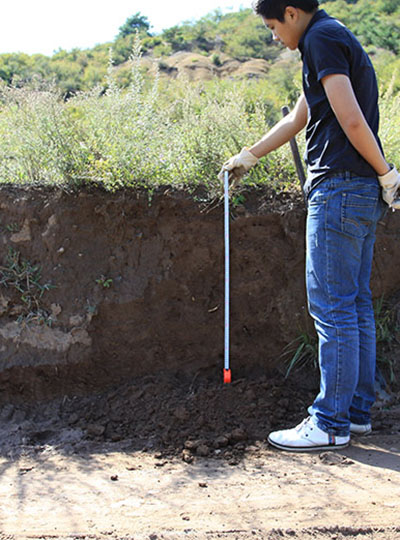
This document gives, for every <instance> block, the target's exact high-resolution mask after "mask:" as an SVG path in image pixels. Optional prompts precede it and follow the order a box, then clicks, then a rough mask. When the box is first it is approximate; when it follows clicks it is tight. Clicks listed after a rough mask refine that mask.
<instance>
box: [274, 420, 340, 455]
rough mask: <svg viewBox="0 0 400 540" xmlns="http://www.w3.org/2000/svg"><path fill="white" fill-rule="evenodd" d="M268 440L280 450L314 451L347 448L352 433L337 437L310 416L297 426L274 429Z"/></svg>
mask: <svg viewBox="0 0 400 540" xmlns="http://www.w3.org/2000/svg"><path fill="white" fill-rule="evenodd" d="M268 442H269V443H270V444H272V446H275V447H276V448H279V449H280V450H288V451H290V452H312V451H313V450H335V449H337V448H345V447H346V446H347V445H348V444H349V442H350V435H347V436H346V437H337V436H336V435H331V434H330V433H326V432H325V431H322V429H320V428H319V427H318V426H317V425H316V424H314V422H313V419H312V417H308V418H306V419H305V420H303V421H302V422H301V424H299V425H298V426H296V427H295V428H292V429H284V430H282V431H273V432H272V433H270V434H269V436H268Z"/></svg>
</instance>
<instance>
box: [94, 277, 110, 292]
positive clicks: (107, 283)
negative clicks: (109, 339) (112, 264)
mask: <svg viewBox="0 0 400 540" xmlns="http://www.w3.org/2000/svg"><path fill="white" fill-rule="evenodd" d="M96 283H97V284H98V285H101V286H102V287H104V288H106V289H109V288H110V287H111V285H112V284H113V280H112V278H105V277H104V276H103V275H101V276H100V277H99V278H98V279H96Z"/></svg>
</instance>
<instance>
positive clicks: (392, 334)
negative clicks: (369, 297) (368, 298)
mask: <svg viewBox="0 0 400 540" xmlns="http://www.w3.org/2000/svg"><path fill="white" fill-rule="evenodd" d="M374 313H375V326H376V345H377V363H378V364H379V365H380V366H381V367H382V368H383V369H384V370H385V372H386V373H388V375H389V381H390V382H391V383H393V382H395V380H396V375H395V359H394V356H393V355H388V353H389V352H390V351H391V349H392V347H393V345H394V343H395V342H397V339H396V333H397V332H398V330H399V328H398V326H397V322H396V313H395V309H393V307H392V306H391V305H390V303H389V302H388V301H386V300H385V299H384V297H383V296H381V297H380V298H378V299H377V300H376V301H375V302H374Z"/></svg>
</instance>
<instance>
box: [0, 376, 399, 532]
mask: <svg viewBox="0 0 400 540" xmlns="http://www.w3.org/2000/svg"><path fill="white" fill-rule="evenodd" d="M310 375H311V376H310ZM215 379H216V374H209V375H208V376H207V377H206V376H203V375H201V376H200V375H199V376H197V377H195V378H194V379H192V380H190V379H186V378H182V377H179V376H170V377H168V378H165V380H162V379H158V380H155V379H154V378H152V377H145V378H141V379H135V380H132V381H130V382H129V383H125V384H124V385H120V386H118V387H115V388H113V389H110V390H107V391H105V392H102V393H99V394H96V395H91V396H85V397H75V398H64V399H56V400H52V401H50V402H45V403H37V404H31V405H30V406H29V407H28V406H27V405H23V404H17V405H12V404H8V405H4V406H3V407H2V409H1V410H0V418H1V426H2V427H1V431H0V438H1V445H0V447H1V457H0V470H1V481H0V531H1V532H2V535H3V536H1V535H0V538H2V539H3V538H8V539H12V538H16V539H22V538H126V539H128V538H129V539H130V538H132V539H152V540H155V539H165V540H173V539H180V538H185V539H188V540H192V539H217V538H226V539H229V540H233V539H238V540H242V539H250V538H255V539H271V540H277V539H281V538H283V539H286V538H297V539H304V540H307V539H324V540H325V539H328V538H330V539H337V540H338V539H344V538H360V539H361V538H362V539H363V540H366V539H376V540H378V539H379V540H391V539H397V538H400V405H399V400H398V394H397V393H393V394H392V396H391V400H390V401H389V402H387V403H386V405H385V406H382V403H381V404H379V403H378V405H377V407H375V409H374V432H373V433H372V434H371V435H367V436H363V437H354V438H353V440H352V443H351V446H350V447H349V448H347V449H345V450H342V451H340V452H322V453H321V452H319V453H312V454H289V453H282V452H279V451H277V450H274V449H272V448H270V447H269V446H268V444H267V442H266V440H265V437H266V435H267V434H268V431H269V430H270V429H273V428H275V427H277V426H278V425H279V426H286V425H292V424H293V423H294V422H297V421H298V420H301V419H302V417H303V416H304V415H305V410H306V406H307V404H308V403H309V402H310V400H311V399H312V395H313V394H314V391H315V382H316V378H315V376H314V375H313V374H309V375H307V376H306V377H304V376H302V377H301V378H300V379H299V378H298V376H296V377H294V378H293V380H290V379H289V380H288V381H286V383H285V382H284V381H283V377H282V376H280V375H279V374H276V375H275V376H274V377H266V376H262V375H260V374H257V373H252V374H249V375H248V376H246V377H242V378H239V379H236V380H234V382H233V384H231V385H225V386H223V385H222V384H217V383H216V382H215ZM302 379H303V380H302ZM304 379H308V382H307V381H306V380H304ZM299 381H301V382H300V383H299ZM157 396H158V398H157V399H156V397H157Z"/></svg>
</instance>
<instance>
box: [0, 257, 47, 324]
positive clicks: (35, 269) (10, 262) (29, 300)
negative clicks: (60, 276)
mask: <svg viewBox="0 0 400 540" xmlns="http://www.w3.org/2000/svg"><path fill="white" fill-rule="evenodd" d="M0 287H4V288H7V289H11V291H12V294H13V293H15V292H16V293H17V295H18V297H19V300H20V302H21V304H20V306H18V308H19V309H18V310H17V315H18V318H17V321H18V322H23V321H25V322H28V321H33V320H35V321H36V322H39V323H46V324H50V323H51V319H50V315H49V314H48V313H47V312H46V311H45V310H44V309H43V307H42V305H41V301H42V297H43V294H44V293H45V292H46V291H48V290H50V289H51V288H53V286H52V285H51V284H50V283H42V282H41V268H40V266H39V265H37V264H36V265H35V264H32V263H31V262H30V261H27V260H25V259H24V258H23V257H22V256H21V253H20V252H19V251H17V250H15V249H13V248H9V250H8V255H7V258H6V261H5V265H4V266H0Z"/></svg>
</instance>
